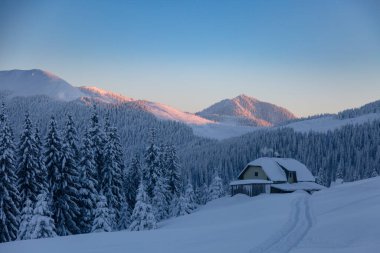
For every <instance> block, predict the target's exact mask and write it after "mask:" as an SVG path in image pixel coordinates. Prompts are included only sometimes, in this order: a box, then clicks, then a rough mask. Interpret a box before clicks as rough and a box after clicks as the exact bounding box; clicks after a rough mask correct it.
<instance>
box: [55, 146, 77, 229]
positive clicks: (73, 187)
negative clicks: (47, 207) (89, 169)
mask: <svg viewBox="0 0 380 253" xmlns="http://www.w3.org/2000/svg"><path fill="white" fill-rule="evenodd" d="M61 153H62V156H61V163H60V168H59V171H60V176H61V177H60V178H59V180H58V181H57V182H56V188H55V189H54V191H53V211H54V212H53V214H54V215H53V217H54V221H55V224H56V229H57V234H58V235H60V236H64V235H71V234H77V233H79V232H80V229H79V227H78V224H77V220H78V219H77V218H78V217H77V216H78V215H79V214H80V213H79V212H80V210H79V207H78V202H79V201H78V195H79V194H78V189H79V185H78V181H79V180H78V176H79V175H78V174H77V168H76V167H75V161H74V158H73V153H72V152H71V150H70V147H69V145H68V144H67V143H64V144H63V146H62V152H61Z"/></svg>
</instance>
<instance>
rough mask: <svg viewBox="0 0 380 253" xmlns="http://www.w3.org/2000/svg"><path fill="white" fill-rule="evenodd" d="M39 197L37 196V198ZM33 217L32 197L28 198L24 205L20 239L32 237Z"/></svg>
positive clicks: (19, 231)
mask: <svg viewBox="0 0 380 253" xmlns="http://www.w3.org/2000/svg"><path fill="white" fill-rule="evenodd" d="M36 199H37V198H36ZM32 217H33V203H32V201H31V200H30V199H26V201H25V202H24V207H23V209H22V210H21V215H20V226H19V229H18V235H17V238H18V239H19V240H28V239H31V237H32V232H33V229H34V228H33V227H31V220H32Z"/></svg>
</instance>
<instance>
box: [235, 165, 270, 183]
mask: <svg viewBox="0 0 380 253" xmlns="http://www.w3.org/2000/svg"><path fill="white" fill-rule="evenodd" d="M256 175H257V176H256ZM239 179H243V180H244V179H262V180H268V177H267V175H266V174H265V172H264V170H263V169H262V168H261V167H259V166H249V167H248V168H247V169H246V170H245V171H244V173H243V174H242V175H241V176H240V177H239Z"/></svg>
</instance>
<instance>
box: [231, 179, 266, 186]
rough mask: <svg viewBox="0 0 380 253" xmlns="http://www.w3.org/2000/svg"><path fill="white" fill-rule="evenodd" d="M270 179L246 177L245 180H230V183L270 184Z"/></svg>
mask: <svg viewBox="0 0 380 253" xmlns="http://www.w3.org/2000/svg"><path fill="white" fill-rule="evenodd" d="M272 183H273V182H272V181H268V180H263V179H246V180H236V181H232V182H231V183H230V185H242V184H272Z"/></svg>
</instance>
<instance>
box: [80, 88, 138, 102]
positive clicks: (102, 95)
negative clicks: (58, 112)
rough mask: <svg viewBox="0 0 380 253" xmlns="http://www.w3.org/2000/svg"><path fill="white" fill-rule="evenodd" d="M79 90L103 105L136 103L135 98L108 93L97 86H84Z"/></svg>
mask: <svg viewBox="0 0 380 253" xmlns="http://www.w3.org/2000/svg"><path fill="white" fill-rule="evenodd" d="M79 90H80V91H81V92H82V93H83V94H84V95H83V96H86V97H91V98H93V99H96V100H98V101H99V102H103V103H111V104H114V103H127V102H131V101H135V100H134V99H133V98H130V97H126V96H124V95H121V94H118V93H115V92H111V91H106V90H103V89H100V88H97V87H95V86H82V87H79Z"/></svg>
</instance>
